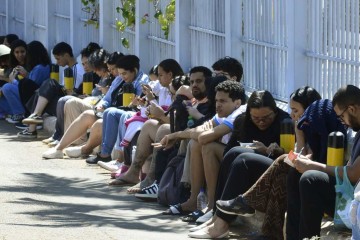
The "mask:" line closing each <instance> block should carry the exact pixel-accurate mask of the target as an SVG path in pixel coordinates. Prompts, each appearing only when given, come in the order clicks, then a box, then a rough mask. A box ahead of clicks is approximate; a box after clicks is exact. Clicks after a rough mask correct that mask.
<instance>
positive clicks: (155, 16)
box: [154, 10, 162, 19]
mask: <svg viewBox="0 0 360 240" xmlns="http://www.w3.org/2000/svg"><path fill="white" fill-rule="evenodd" d="M160 15H162V12H161V10H158V11H156V13H155V15H154V18H156V19H158V18H159V16H160Z"/></svg>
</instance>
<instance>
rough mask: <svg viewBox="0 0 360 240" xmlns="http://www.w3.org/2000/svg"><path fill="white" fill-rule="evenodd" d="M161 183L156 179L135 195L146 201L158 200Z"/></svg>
mask: <svg viewBox="0 0 360 240" xmlns="http://www.w3.org/2000/svg"><path fill="white" fill-rule="evenodd" d="M158 191H159V185H158V184H157V183H156V181H155V182H154V183H153V184H151V185H150V186H148V187H145V188H143V189H142V190H141V191H140V192H138V193H136V194H135V197H137V198H139V199H141V200H144V201H157V197H158Z"/></svg>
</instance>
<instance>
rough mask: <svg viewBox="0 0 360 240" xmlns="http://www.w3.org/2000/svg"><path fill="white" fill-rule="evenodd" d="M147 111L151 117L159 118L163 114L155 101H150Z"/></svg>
mask: <svg viewBox="0 0 360 240" xmlns="http://www.w3.org/2000/svg"><path fill="white" fill-rule="evenodd" d="M148 113H149V114H150V115H151V117H152V118H155V119H158V120H161V119H162V118H163V117H164V116H165V112H164V110H163V109H162V108H161V107H160V106H159V105H157V104H156V103H153V102H152V103H151V104H150V105H149V107H148Z"/></svg>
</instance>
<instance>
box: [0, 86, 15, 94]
mask: <svg viewBox="0 0 360 240" xmlns="http://www.w3.org/2000/svg"><path fill="white" fill-rule="evenodd" d="M15 87H16V88H17V86H16V85H14V84H10V83H6V84H4V86H2V88H1V90H2V92H3V93H4V94H6V93H8V92H10V91H12V90H13V89H15Z"/></svg>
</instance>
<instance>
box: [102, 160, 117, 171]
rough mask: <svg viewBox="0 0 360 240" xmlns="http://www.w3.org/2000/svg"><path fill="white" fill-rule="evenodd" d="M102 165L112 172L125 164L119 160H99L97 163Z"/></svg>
mask: <svg viewBox="0 0 360 240" xmlns="http://www.w3.org/2000/svg"><path fill="white" fill-rule="evenodd" d="M97 164H98V165H99V166H100V167H102V168H103V169H106V170H108V171H110V172H116V171H117V170H119V169H120V168H121V166H122V165H123V163H121V162H119V161H117V160H112V161H110V162H103V161H98V163H97Z"/></svg>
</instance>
